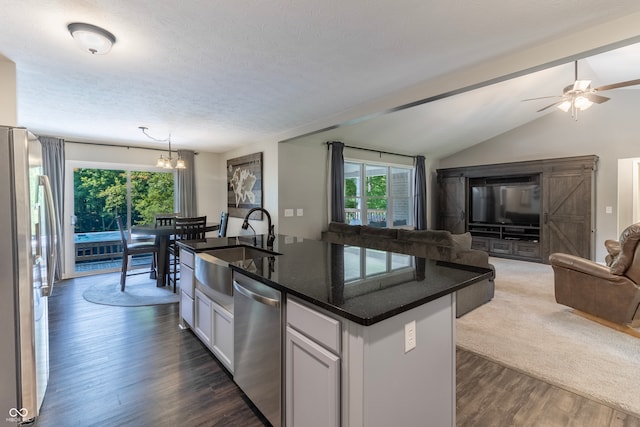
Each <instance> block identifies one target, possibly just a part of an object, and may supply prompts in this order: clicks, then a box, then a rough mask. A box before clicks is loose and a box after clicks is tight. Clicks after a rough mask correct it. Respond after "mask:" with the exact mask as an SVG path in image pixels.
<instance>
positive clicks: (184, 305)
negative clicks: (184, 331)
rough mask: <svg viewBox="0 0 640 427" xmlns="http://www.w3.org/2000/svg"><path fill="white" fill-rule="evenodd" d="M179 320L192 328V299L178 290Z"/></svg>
mask: <svg viewBox="0 0 640 427" xmlns="http://www.w3.org/2000/svg"><path fill="white" fill-rule="evenodd" d="M180 318H181V319H182V320H183V321H184V323H186V324H187V325H189V326H190V327H192V328H193V298H191V297H190V296H189V295H188V294H187V293H185V291H184V290H180Z"/></svg>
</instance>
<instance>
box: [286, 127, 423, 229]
mask: <svg viewBox="0 0 640 427" xmlns="http://www.w3.org/2000/svg"><path fill="white" fill-rule="evenodd" d="M348 145H354V146H362V147H366V144H364V143H361V144H356V143H348ZM327 156H328V150H327V144H326V139H324V138H323V137H322V136H311V137H307V138H299V139H296V140H292V141H289V142H282V143H280V144H278V165H279V170H278V206H279V213H280V217H279V226H280V231H279V232H280V233H282V234H288V235H292V236H301V237H305V238H308V239H316V240H319V239H320V237H321V232H322V231H323V230H326V229H327V224H328V222H329V219H328V218H329V215H328V203H327V174H328V170H329V168H328V162H327ZM344 158H345V160H362V161H369V162H378V163H380V162H382V163H391V164H397V165H412V164H413V159H412V158H408V157H400V156H393V155H388V154H379V153H372V152H367V151H362V150H354V149H349V148H345V150H344ZM426 167H427V168H429V164H427V165H426ZM428 186H429V183H427V188H429V187H428ZM298 208H302V209H303V216H296V210H297V209H298ZM285 209H293V211H294V212H293V213H294V216H293V217H285V216H284V210H285Z"/></svg>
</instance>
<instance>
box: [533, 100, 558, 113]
mask: <svg viewBox="0 0 640 427" xmlns="http://www.w3.org/2000/svg"><path fill="white" fill-rule="evenodd" d="M563 102H564V100H563V99H562V100H560V101H558V102H554V103H553V104H549V105H547V106H546V107H542V108H541V109H539V110H538V111H536V113H540V112H542V111H544V110H546V109H548V108H551V107H555V106H556V105H560V104H562V103H563Z"/></svg>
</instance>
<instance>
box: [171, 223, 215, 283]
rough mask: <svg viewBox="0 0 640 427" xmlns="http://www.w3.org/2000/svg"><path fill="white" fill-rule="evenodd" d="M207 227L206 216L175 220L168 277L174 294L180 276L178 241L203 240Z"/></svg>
mask: <svg viewBox="0 0 640 427" xmlns="http://www.w3.org/2000/svg"><path fill="white" fill-rule="evenodd" d="M206 225H207V217H206V216H198V217H191V218H176V219H175V233H174V244H173V245H170V246H169V253H170V256H171V258H172V259H171V269H170V270H171V272H170V275H169V281H168V283H169V284H173V292H174V293H175V292H176V285H177V282H178V280H179V279H180V276H179V275H178V273H179V272H180V269H179V265H180V246H178V245H177V242H179V241H180V240H204V239H205V232H206Z"/></svg>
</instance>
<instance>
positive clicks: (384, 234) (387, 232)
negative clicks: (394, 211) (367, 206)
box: [360, 225, 398, 239]
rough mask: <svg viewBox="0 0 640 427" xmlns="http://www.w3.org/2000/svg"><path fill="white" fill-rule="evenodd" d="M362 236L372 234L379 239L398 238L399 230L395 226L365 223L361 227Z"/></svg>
mask: <svg viewBox="0 0 640 427" xmlns="http://www.w3.org/2000/svg"><path fill="white" fill-rule="evenodd" d="M360 235H361V236H372V237H376V238H379V239H397V238H398V230H397V229H395V228H379V227H370V226H368V225H363V226H361V227H360Z"/></svg>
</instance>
